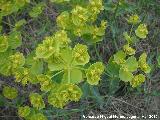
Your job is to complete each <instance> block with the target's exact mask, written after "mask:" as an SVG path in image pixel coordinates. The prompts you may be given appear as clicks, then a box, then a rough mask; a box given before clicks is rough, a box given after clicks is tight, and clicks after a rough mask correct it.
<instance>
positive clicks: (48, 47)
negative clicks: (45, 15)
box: [36, 36, 57, 58]
mask: <svg viewBox="0 0 160 120" xmlns="http://www.w3.org/2000/svg"><path fill="white" fill-rule="evenodd" d="M56 47H57V43H56V41H55V39H54V36H51V37H46V38H45V40H44V41H43V43H42V44H39V45H38V47H37V48H36V57H37V58H48V57H50V56H51V55H53V53H55V52H56Z"/></svg>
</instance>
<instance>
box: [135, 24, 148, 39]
mask: <svg viewBox="0 0 160 120" xmlns="http://www.w3.org/2000/svg"><path fill="white" fill-rule="evenodd" d="M135 33H136V35H137V36H138V37H139V38H143V39H144V38H146V36H147V35H148V30H147V26H146V25H145V24H140V25H139V26H138V28H137V29H136V30H135Z"/></svg>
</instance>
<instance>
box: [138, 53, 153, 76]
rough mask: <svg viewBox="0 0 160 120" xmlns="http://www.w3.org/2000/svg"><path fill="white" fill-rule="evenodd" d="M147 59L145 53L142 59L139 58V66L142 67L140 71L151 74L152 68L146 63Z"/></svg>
mask: <svg viewBox="0 0 160 120" xmlns="http://www.w3.org/2000/svg"><path fill="white" fill-rule="evenodd" d="M146 59H147V54H146V53H143V54H142V55H141V56H140V57H139V61H138V65H139V67H140V69H141V70H142V71H144V72H145V73H149V72H150V70H151V68H150V66H149V65H148V64H147V62H146Z"/></svg>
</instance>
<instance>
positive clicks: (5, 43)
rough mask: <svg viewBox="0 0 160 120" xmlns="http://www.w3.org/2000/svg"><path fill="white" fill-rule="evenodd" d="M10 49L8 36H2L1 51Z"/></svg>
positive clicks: (0, 40)
mask: <svg viewBox="0 0 160 120" xmlns="http://www.w3.org/2000/svg"><path fill="white" fill-rule="evenodd" d="M7 49H8V38H7V36H0V52H5V51H6V50H7Z"/></svg>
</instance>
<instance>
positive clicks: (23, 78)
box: [14, 67, 33, 86]
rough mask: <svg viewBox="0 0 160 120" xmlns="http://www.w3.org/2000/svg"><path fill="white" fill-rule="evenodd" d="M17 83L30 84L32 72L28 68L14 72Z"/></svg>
mask: <svg viewBox="0 0 160 120" xmlns="http://www.w3.org/2000/svg"><path fill="white" fill-rule="evenodd" d="M14 77H15V78H16V79H15V82H21V83H22V85H24V86H25V85H26V84H28V82H30V81H31V79H33V78H31V76H30V70H29V69H28V68H24V67H22V68H20V69H18V70H17V71H15V72H14Z"/></svg>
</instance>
